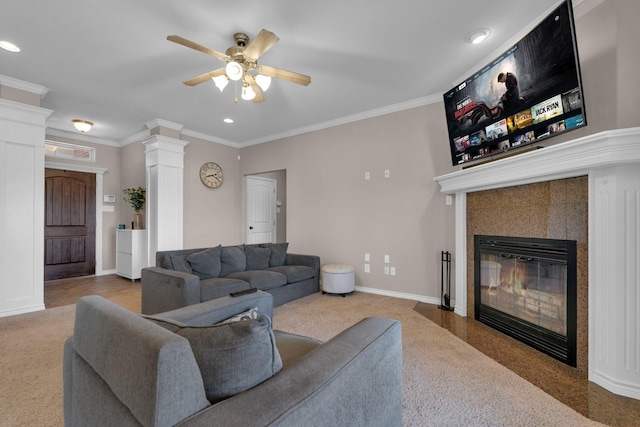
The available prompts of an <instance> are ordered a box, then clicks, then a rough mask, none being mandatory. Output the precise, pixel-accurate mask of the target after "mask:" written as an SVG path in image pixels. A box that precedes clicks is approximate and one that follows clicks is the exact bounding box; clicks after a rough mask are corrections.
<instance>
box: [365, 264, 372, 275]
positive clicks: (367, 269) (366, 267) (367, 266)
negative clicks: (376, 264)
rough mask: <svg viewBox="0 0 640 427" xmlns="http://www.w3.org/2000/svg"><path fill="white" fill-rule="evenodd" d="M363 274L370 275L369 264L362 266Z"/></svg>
mask: <svg viewBox="0 0 640 427" xmlns="http://www.w3.org/2000/svg"><path fill="white" fill-rule="evenodd" d="M364 272H365V273H370V272H371V266H370V265H369V264H365V265H364Z"/></svg>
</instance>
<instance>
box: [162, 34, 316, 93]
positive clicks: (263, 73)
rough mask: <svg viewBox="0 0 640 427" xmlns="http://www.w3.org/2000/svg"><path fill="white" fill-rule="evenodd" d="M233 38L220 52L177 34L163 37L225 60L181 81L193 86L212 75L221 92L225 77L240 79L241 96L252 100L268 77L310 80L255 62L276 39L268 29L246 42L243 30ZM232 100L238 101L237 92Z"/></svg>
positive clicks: (301, 81)
mask: <svg viewBox="0 0 640 427" xmlns="http://www.w3.org/2000/svg"><path fill="white" fill-rule="evenodd" d="M233 39H234V40H235V42H236V46H231V47H230V48H228V49H227V50H226V51H225V53H221V52H218V51H215V50H212V49H209V48H206V47H204V46H201V45H199V44H197V43H194V42H192V41H190V40H187V39H184V38H182V37H180V36H175V35H174V36H168V37H167V40H169V41H172V42H174V43H178V44H181V45H183V46H186V47H189V48H191V49H195V50H197V51H199V52H202V53H206V54H207V55H211V56H213V57H214V58H218V59H221V60H223V61H225V62H226V63H227V65H226V66H225V67H222V68H218V69H216V70H213V71H209V72H208V73H204V74H201V75H199V76H197V77H194V78H192V79H189V80H186V81H184V82H183V83H184V84H185V85H187V86H195V85H198V84H200V83H202V82H205V81H207V80H209V79H213V81H214V83H215V85H216V87H218V89H220V92H222V91H223V90H224V88H225V87H226V85H227V84H228V83H229V80H233V81H236V82H240V81H241V83H242V94H241V96H242V98H243V99H246V100H251V101H253V102H262V101H264V96H263V92H265V91H266V90H267V89H268V88H269V85H270V84H271V77H275V78H276V79H282V80H288V81H290V82H293V83H297V84H299V85H303V86H307V85H308V84H309V83H311V77H309V76H305V75H304V74H299V73H294V72H293V71H287V70H283V69H280V68H276V67H270V66H269V65H258V58H260V57H261V56H262V55H263V54H264V53H265V52H266V51H267V50H269V49H270V48H271V47H272V46H273V45H274V44H276V43H277V42H278V40H280V39H279V38H278V37H277V36H276V35H275V34H273V33H272V32H271V31H267V30H264V29H263V30H261V31H260V32H259V33H258V35H257V36H256V37H255V38H254V39H253V40H252V41H251V42H250V43H249V36H247V35H246V34H244V33H236V34H234V36H233ZM235 101H236V102H238V97H237V95H236V98H235Z"/></svg>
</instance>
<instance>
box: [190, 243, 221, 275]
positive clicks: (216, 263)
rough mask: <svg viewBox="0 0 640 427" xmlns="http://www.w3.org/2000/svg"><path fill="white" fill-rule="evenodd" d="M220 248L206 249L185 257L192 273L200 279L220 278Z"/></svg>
mask: <svg viewBox="0 0 640 427" xmlns="http://www.w3.org/2000/svg"><path fill="white" fill-rule="evenodd" d="M221 247H222V246H216V247H215V248H208V249H205V250H203V251H200V252H195V253H192V254H190V255H188V256H187V261H188V262H189V264H191V268H192V269H193V272H194V273H195V274H196V275H197V276H198V277H199V278H201V279H211V278H213V277H220V270H221V267H222V263H221V262H220V249H221Z"/></svg>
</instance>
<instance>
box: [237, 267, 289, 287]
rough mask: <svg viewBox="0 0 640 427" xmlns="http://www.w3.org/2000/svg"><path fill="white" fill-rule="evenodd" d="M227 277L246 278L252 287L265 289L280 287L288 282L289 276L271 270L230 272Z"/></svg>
mask: <svg viewBox="0 0 640 427" xmlns="http://www.w3.org/2000/svg"><path fill="white" fill-rule="evenodd" d="M227 278H228V279H240V280H244V281H245V282H248V283H249V285H250V286H251V287H252V288H256V289H260V290H263V291H266V290H269V289H273V288H279V287H280V286H283V285H286V284H287V276H285V275H284V274H281V273H278V272H276V271H269V270H251V271H239V272H237V273H231V274H229V275H228V276H227Z"/></svg>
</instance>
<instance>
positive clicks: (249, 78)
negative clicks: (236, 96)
mask: <svg viewBox="0 0 640 427" xmlns="http://www.w3.org/2000/svg"><path fill="white" fill-rule="evenodd" d="M244 79H245V80H246V82H247V83H249V86H251V89H253V91H254V92H255V93H256V96H255V98H253V100H252V101H253V102H262V101H264V96H263V95H262V89H260V86H258V83H256V79H255V78H254V77H253V76H252V75H251V74H248V73H247V75H246V76H245V78H244Z"/></svg>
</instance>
